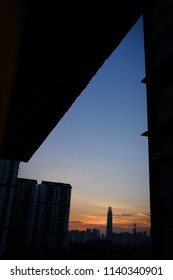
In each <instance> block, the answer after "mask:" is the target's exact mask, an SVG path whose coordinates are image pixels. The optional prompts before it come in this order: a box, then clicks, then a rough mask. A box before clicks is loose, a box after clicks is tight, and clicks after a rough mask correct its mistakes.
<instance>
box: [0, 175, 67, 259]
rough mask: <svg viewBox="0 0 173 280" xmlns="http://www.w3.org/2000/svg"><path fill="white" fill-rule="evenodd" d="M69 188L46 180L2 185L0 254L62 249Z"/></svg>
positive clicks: (22, 180) (24, 180)
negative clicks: (38, 182) (39, 182)
mask: <svg viewBox="0 0 173 280" xmlns="http://www.w3.org/2000/svg"><path fill="white" fill-rule="evenodd" d="M4 188H5V189H4ZM71 188H72V187H71V185H69V184H64V183H56V182H47V181H42V183H41V184H40V185H38V184H37V181H36V180H32V179H23V178H18V179H17V181H16V184H15V185H8V187H6V185H4V186H3V188H1V196H0V202H1V203H2V205H1V204H0V254H5V253H7V254H8V253H10V254H11V253H12V254H13V253H15V254H16V253H17V254H23V253H27V252H28V251H29V252H31V253H35V252H40V251H43V252H44V251H46V250H47V249H48V250H49V249H51V250H53V251H54V252H55V253H56V252H57V250H58V249H62V248H64V247H65V246H66V243H67V234H68V223H69V211H70V199H71ZM7 191H8V193H7ZM37 250H38V251H37Z"/></svg>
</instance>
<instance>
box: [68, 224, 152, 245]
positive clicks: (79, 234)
mask: <svg viewBox="0 0 173 280" xmlns="http://www.w3.org/2000/svg"><path fill="white" fill-rule="evenodd" d="M93 240H107V241H109V242H110V241H111V244H112V245H113V246H119V247H140V246H143V245H147V246H148V245H149V244H150V236H149V235H147V232H146V231H144V232H135V233H134V232H133V233H130V232H121V233H115V232H113V233H112V238H111V240H110V239H107V237H106V235H104V234H100V230H99V229H96V228H94V229H86V230H85V231H80V230H71V231H69V232H68V241H69V242H74V243H78V244H86V243H88V242H90V241H93Z"/></svg>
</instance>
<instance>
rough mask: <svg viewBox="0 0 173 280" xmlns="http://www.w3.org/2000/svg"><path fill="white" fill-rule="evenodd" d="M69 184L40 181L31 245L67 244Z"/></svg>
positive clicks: (57, 247) (59, 245)
mask: <svg viewBox="0 0 173 280" xmlns="http://www.w3.org/2000/svg"><path fill="white" fill-rule="evenodd" d="M71 188H72V187H71V185H70V184H65V183H56V182H48V181H42V182H41V184H40V185H39V188H38V200H37V203H36V205H35V207H36V209H35V212H36V215H35V223H34V235H33V239H32V242H33V246H35V247H36V248H46V249H52V248H53V249H59V248H60V249H61V248H64V247H65V246H66V244H67V234H68V223H69V213H70V199H71Z"/></svg>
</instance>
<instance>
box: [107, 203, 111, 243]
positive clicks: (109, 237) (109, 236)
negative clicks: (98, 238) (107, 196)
mask: <svg viewBox="0 0 173 280" xmlns="http://www.w3.org/2000/svg"><path fill="white" fill-rule="evenodd" d="M106 238H107V239H108V240H110V241H112V207H108V212H107V228H106Z"/></svg>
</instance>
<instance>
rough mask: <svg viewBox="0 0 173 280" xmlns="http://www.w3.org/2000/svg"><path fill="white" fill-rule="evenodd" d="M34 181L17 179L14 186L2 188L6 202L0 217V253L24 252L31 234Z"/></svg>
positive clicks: (35, 184)
mask: <svg viewBox="0 0 173 280" xmlns="http://www.w3.org/2000/svg"><path fill="white" fill-rule="evenodd" d="M36 186H37V181H36V180H31V179H22V178H18V179H17V181H16V184H15V185H8V186H4V187H5V188H6V194H7V196H8V200H7V202H8V203H6V204H5V202H6V198H5V197H3V198H2V199H4V205H3V209H2V210H3V211H2V215H1V217H0V218H1V220H0V224H1V236H0V253H4V252H8V251H17V252H19V251H21V252H22V251H24V250H25V249H26V248H27V247H28V246H29V240H30V235H31V233H32V223H33V211H34V203H35V190H36Z"/></svg>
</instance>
